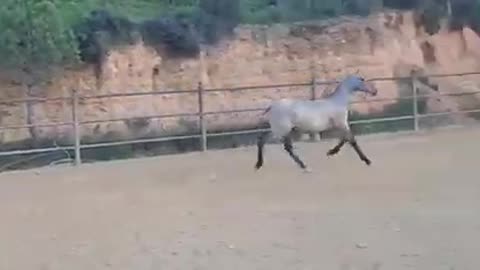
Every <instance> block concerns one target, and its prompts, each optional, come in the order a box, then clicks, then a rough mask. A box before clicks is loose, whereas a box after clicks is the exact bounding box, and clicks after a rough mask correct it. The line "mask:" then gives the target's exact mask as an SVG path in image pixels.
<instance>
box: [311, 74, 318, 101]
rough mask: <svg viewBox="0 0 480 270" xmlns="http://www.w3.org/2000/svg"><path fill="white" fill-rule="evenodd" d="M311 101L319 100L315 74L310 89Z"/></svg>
mask: <svg viewBox="0 0 480 270" xmlns="http://www.w3.org/2000/svg"><path fill="white" fill-rule="evenodd" d="M310 91H311V93H310V99H311V100H315V99H317V76H315V73H313V74H312V85H311V88H310Z"/></svg>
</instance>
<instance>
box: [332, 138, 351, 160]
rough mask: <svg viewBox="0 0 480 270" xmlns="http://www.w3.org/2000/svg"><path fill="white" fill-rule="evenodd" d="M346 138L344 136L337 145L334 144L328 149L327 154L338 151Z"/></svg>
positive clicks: (334, 153)
mask: <svg viewBox="0 0 480 270" xmlns="http://www.w3.org/2000/svg"><path fill="white" fill-rule="evenodd" d="M346 142H347V140H346V139H345V138H342V139H340V141H339V142H338V144H337V145H335V146H334V147H333V148H332V149H330V150H328V152H327V156H334V155H336V154H338V152H340V149H342V147H343V146H344V145H345V143H346Z"/></svg>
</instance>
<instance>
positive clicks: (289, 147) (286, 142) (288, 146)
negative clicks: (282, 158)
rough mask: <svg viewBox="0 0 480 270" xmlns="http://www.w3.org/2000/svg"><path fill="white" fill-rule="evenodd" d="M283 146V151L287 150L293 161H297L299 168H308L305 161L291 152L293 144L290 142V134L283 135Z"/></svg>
mask: <svg viewBox="0 0 480 270" xmlns="http://www.w3.org/2000/svg"><path fill="white" fill-rule="evenodd" d="M283 146H284V149H285V151H287V153H288V154H289V155H290V157H291V158H292V159H293V160H294V161H295V163H297V165H298V166H300V168H302V169H304V170H306V171H307V170H308V169H307V166H306V165H305V163H304V162H303V161H302V160H301V159H300V158H299V157H298V156H297V154H295V153H294V152H293V144H292V138H291V137H290V134H289V135H286V136H285V137H283Z"/></svg>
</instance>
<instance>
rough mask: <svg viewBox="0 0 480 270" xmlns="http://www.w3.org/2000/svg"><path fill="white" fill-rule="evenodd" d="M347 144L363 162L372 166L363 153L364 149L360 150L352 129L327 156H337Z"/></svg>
mask: <svg viewBox="0 0 480 270" xmlns="http://www.w3.org/2000/svg"><path fill="white" fill-rule="evenodd" d="M347 142H348V143H349V144H350V145H351V146H352V147H353V149H354V150H355V152H356V153H357V155H358V157H359V158H360V159H361V160H362V161H363V162H365V163H366V164H367V165H370V164H371V163H372V162H371V161H370V159H368V157H367V156H366V155H365V154H364V153H363V151H362V149H360V146H359V145H358V143H357V140H356V139H355V136H354V135H353V133H352V132H351V130H350V129H349V130H348V131H345V134H344V135H343V136H342V137H341V139H340V141H339V142H338V144H337V145H335V147H333V148H332V149H330V150H329V151H328V152H327V156H333V155H336V154H337V153H338V152H339V151H340V149H342V147H343V146H344V145H345V143H347Z"/></svg>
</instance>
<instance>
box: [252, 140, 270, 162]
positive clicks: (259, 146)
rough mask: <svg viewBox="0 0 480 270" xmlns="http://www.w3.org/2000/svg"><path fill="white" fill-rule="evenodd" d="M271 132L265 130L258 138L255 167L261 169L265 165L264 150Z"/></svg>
mask: <svg viewBox="0 0 480 270" xmlns="http://www.w3.org/2000/svg"><path fill="white" fill-rule="evenodd" d="M269 134H270V132H263V133H262V134H260V135H259V136H258V139H257V163H256V164H255V169H256V170H259V169H260V168H261V167H262V166H263V150H264V146H265V143H266V141H267V139H268V136H269Z"/></svg>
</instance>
